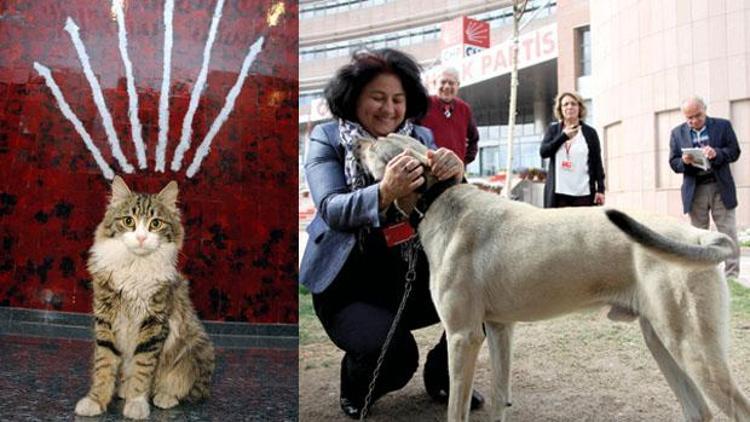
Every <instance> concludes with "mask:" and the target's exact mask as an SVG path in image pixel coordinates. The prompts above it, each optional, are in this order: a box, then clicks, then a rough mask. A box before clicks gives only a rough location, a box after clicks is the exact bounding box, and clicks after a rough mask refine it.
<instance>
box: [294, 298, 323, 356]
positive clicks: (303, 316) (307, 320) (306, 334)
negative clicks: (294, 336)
mask: <svg viewBox="0 0 750 422" xmlns="http://www.w3.org/2000/svg"><path fill="white" fill-rule="evenodd" d="M298 299H299V301H298V303H299V345H300V346H305V345H308V344H314V343H321V342H323V341H327V340H328V337H327V336H326V333H325V331H324V330H323V327H322V326H321V325H320V321H318V317H317V316H316V315H315V309H314V308H313V304H312V295H311V294H310V291H309V290H307V289H306V288H305V286H302V285H300V286H299V293H298Z"/></svg>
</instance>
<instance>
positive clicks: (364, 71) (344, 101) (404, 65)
mask: <svg viewBox="0 0 750 422" xmlns="http://www.w3.org/2000/svg"><path fill="white" fill-rule="evenodd" d="M420 70H421V69H420V67H419V65H418V64H417V62H416V61H415V60H414V58H413V57H411V56H410V55H408V54H406V53H403V52H401V51H398V50H394V49H392V48H383V49H380V50H360V51H357V52H355V53H354V54H353V55H352V61H351V62H350V63H349V64H347V65H345V66H343V67H341V68H340V69H339V70H338V71H337V72H336V76H334V77H333V79H331V80H330V81H329V82H328V85H327V86H326V89H325V91H324V95H325V98H326V101H327V102H328V109H329V110H330V111H331V114H333V115H334V116H336V117H338V118H342V119H345V120H349V121H352V122H356V121H357V100H358V99H359V95H360V94H361V93H362V89H364V87H365V86H366V85H367V84H368V83H370V81H372V80H373V79H375V78H376V77H377V76H378V75H380V74H381V73H391V74H393V75H396V77H398V79H399V80H400V81H401V86H402V87H403V88H404V92H405V93H406V113H405V115H404V117H405V118H407V119H409V118H411V119H419V118H421V117H422V116H424V114H425V113H426V112H427V107H428V105H429V99H428V97H427V89H425V87H424V85H422V79H421V77H420Z"/></svg>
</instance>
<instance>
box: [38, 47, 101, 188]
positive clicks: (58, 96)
mask: <svg viewBox="0 0 750 422" xmlns="http://www.w3.org/2000/svg"><path fill="white" fill-rule="evenodd" d="M34 69H36V71H37V72H38V73H39V74H40V75H42V77H44V82H45V83H46V84H47V87H49V89H50V91H52V95H53V96H54V97H55V100H57V105H58V107H60V111H61V112H62V114H63V116H65V118H66V119H68V120H69V121H70V122H71V123H73V127H74V128H75V130H76V132H78V134H79V135H80V136H81V139H83V143H84V144H86V148H87V149H88V150H89V152H91V155H93V156H94V161H96V164H97V165H98V166H99V169H100V170H101V171H102V173H103V174H104V177H106V178H107V179H109V180H112V179H113V178H114V177H115V173H114V171H112V168H111V167H110V166H109V165H108V164H107V162H106V161H104V157H102V153H101V152H100V151H99V148H97V147H96V145H94V141H93V140H92V139H91V136H90V135H89V133H88V132H86V128H84V127H83V123H81V120H79V119H78V116H76V114H75V113H74V112H73V110H71V109H70V106H69V105H68V103H67V102H66V101H65V97H63V93H62V91H60V87H59V86H58V85H57V83H56V82H55V79H54V78H52V72H50V70H49V68H48V67H46V66H44V65H42V64H39V63H38V62H34Z"/></svg>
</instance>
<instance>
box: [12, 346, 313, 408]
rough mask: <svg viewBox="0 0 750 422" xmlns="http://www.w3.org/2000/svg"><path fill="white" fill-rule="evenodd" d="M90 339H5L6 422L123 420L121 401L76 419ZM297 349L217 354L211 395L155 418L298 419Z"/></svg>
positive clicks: (90, 350)
mask: <svg viewBox="0 0 750 422" xmlns="http://www.w3.org/2000/svg"><path fill="white" fill-rule="evenodd" d="M92 353H93V344H92V342H91V341H84V340H69V339H50V338H37V337H22V336H15V335H0V421H45V422H46V421H71V420H76V421H107V422H110V421H120V420H125V418H123V417H122V405H123V402H122V401H121V400H115V401H114V402H113V404H112V405H110V407H109V411H108V412H107V413H106V414H105V415H102V416H100V417H96V418H81V417H75V415H74V413H73V409H74V407H75V404H76V402H77V401H78V399H80V398H81V397H83V395H84V394H85V393H86V392H87V391H88V387H89V370H90V369H89V365H90V360H91V354H92ZM297 358H298V352H297V350H284V349H226V348H218V349H217V351H216V370H215V372H214V377H213V385H212V396H211V398H210V399H208V400H207V401H204V402H201V403H197V404H180V405H179V406H177V407H176V408H174V409H170V410H160V409H157V408H155V407H153V406H152V412H151V418H150V420H152V421H221V422H225V421H226V422H228V421H232V422H234V421H296V420H297V419H298V414H299V413H298V391H299V384H298V373H297V367H298V366H297Z"/></svg>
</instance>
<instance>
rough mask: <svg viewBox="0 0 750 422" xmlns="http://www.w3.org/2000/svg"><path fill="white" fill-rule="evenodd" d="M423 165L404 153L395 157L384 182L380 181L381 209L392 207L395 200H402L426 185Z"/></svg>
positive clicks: (384, 177)
mask: <svg viewBox="0 0 750 422" xmlns="http://www.w3.org/2000/svg"><path fill="white" fill-rule="evenodd" d="M423 172H424V169H423V168H422V164H421V163H420V162H419V160H417V159H416V158H414V157H413V156H411V154H409V152H408V151H403V152H401V153H400V154H398V155H397V156H395V157H393V159H392V160H391V161H389V162H388V164H387V165H386V166H385V173H384V174H383V180H381V181H380V186H379V190H380V204H379V205H380V208H381V209H382V208H385V207H387V206H388V205H390V204H391V203H392V202H393V201H394V200H395V199H397V198H402V197H404V196H406V195H409V194H410V193H412V192H414V190H415V189H417V188H418V187H420V186H421V185H422V184H423V183H424V177H422V173H423Z"/></svg>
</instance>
